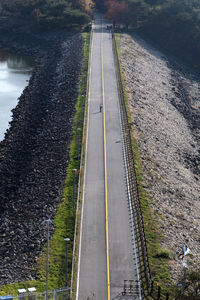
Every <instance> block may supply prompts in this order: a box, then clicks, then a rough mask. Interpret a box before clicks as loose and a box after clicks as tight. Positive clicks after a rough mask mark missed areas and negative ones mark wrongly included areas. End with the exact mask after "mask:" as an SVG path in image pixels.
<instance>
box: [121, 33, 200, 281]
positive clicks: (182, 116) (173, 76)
mask: <svg viewBox="0 0 200 300" xmlns="http://www.w3.org/2000/svg"><path fill="white" fill-rule="evenodd" d="M121 64H122V69H123V75H124V78H125V84H126V91H127V94H128V99H129V107H130V109H131V113H132V118H133V123H134V128H135V133H134V134H135V136H136V137H137V139H138V143H139V149H140V152H141V158H142V168H143V177H144V180H145V182H146V190H147V191H148V193H149V195H150V197H151V198H153V201H152V202H151V204H150V205H151V207H152V209H153V213H154V216H155V218H156V219H157V220H158V221H159V224H160V229H161V231H162V233H163V235H164V239H163V241H162V247H163V248H164V249H169V250H170V251H171V254H172V260H171V261H170V265H169V268H170V271H171V275H172V278H173V279H174V280H176V279H177V276H178V274H179V273H180V272H181V270H182V263H181V262H180V261H179V260H178V254H179V253H180V247H181V246H182V245H183V244H185V243H186V244H187V245H188V246H189V248H190V249H191V252H192V254H193V257H192V258H190V259H188V265H189V266H191V267H192V266H197V265H199V263H200V255H199V245H200V201H199V197H200V176H199V175H200V81H199V80H198V79H197V78H196V76H195V75H193V74H192V73H191V72H189V71H188V70H187V69H186V68H184V67H180V66H179V67H176V66H175V63H172V62H170V61H169V60H168V59H167V58H166V57H165V56H164V55H163V54H162V53H161V52H159V51H157V50H155V49H153V48H152V47H150V46H149V45H148V44H147V43H145V42H144V41H143V40H141V39H139V38H131V37H130V36H128V35H122V37H121Z"/></svg>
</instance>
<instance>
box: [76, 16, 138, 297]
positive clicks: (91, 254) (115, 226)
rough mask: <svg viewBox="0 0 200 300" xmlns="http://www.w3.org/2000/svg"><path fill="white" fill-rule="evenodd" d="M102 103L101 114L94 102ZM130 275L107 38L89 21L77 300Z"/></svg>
mask: <svg viewBox="0 0 200 300" xmlns="http://www.w3.org/2000/svg"><path fill="white" fill-rule="evenodd" d="M100 104H102V105H103V109H102V112H100V109H99V106H100ZM124 279H134V280H135V279H136V271H135V260H134V251H133V246H132V239H131V228H130V222H129V211H128V199H127V188H126V183H125V168H124V162H123V153H122V135H121V128H120V114H119V99H118V93H117V84H116V77H115V70H114V61H113V53H112V36H111V34H110V33H109V32H108V31H107V30H106V25H105V24H104V23H103V25H102V19H101V18H96V19H95V22H94V25H93V40H92V50H91V70H90V91H89V116H88V135H87V155H86V173H85V185H84V204H83V216H82V225H81V244H80V253H79V271H78V280H77V298H76V299H77V300H87V297H89V296H92V295H93V294H94V295H95V298H94V299H95V300H110V299H114V298H115V296H117V295H118V294H119V293H120V292H122V290H123V283H124Z"/></svg>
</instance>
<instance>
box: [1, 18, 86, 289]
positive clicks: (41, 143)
mask: <svg viewBox="0 0 200 300" xmlns="http://www.w3.org/2000/svg"><path fill="white" fill-rule="evenodd" d="M2 22H3V21H2V19H1V20H0V25H1V26H0V34H1V40H0V47H1V48H4V49H8V50H9V51H12V52H15V53H22V54H25V55H26V54H29V55H31V56H32V57H34V58H35V67H34V69H33V72H32V76H31V78H30V80H29V84H28V86H27V87H26V88H25V90H24V91H23V93H22V95H21V96H20V98H19V102H18V104H17V106H16V107H15V108H14V109H13V111H12V112H13V116H12V121H11V124H10V128H9V129H8V130H7V132H6V134H5V139H4V140H3V141H2V142H1V143H0V199H1V200H0V236H1V237H2V239H1V249H0V278H1V279H0V285H3V284H6V283H12V282H17V281H23V280H27V279H31V278H35V277H36V271H34V266H35V261H36V258H37V256H38V255H39V253H40V251H41V249H42V247H43V246H44V244H45V242H46V229H45V227H44V226H42V225H41V223H42V221H43V220H45V219H48V218H53V216H54V215H55V212H56V207H57V205H58V203H59V202H60V197H61V194H62V188H63V183H64V180H65V176H66V167H67V163H68V146H69V143H70V139H71V130H72V121H73V116H74V113H75V104H76V98H77V90H78V82H79V75H80V70H81V60H82V46H83V39H82V36H81V35H80V34H79V33H70V34H69V33H66V32H64V31H62V32H61V31H60V32H57V33H56V32H49V33H47V34H46V35H45V34H44V33H37V32H34V31H33V32H32V31H31V30H30V28H26V27H24V28H23V22H22V24H18V25H16V26H13V25H14V24H9V23H7V24H6V23H5V22H4V23H2ZM9 26H10V27H9ZM9 31H10V34H9V35H8V33H9Z"/></svg>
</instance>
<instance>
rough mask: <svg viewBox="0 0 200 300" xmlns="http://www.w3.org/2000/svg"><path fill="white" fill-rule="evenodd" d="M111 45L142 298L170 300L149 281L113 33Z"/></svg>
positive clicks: (140, 213) (128, 125) (141, 218)
mask: <svg viewBox="0 0 200 300" xmlns="http://www.w3.org/2000/svg"><path fill="white" fill-rule="evenodd" d="M112 44H113V54H114V62H115V72H116V77H117V85H118V93H119V101H120V110H121V122H122V131H123V136H124V150H125V155H126V163H127V173H128V181H129V194H130V197H131V203H132V213H133V220H134V233H135V240H136V250H137V259H138V265H139V276H140V284H141V290H142V297H143V298H144V299H163V300H164V299H166V300H168V299H172V298H169V294H168V293H167V294H162V293H161V288H160V287H159V286H157V285H155V284H154V282H153V281H152V280H151V275H150V274H151V273H150V267H149V261H148V252H147V246H146V238H145V232H144V223H143V216H142V211H141V207H140V201H139V193H138V185H137V179H136V172H135V166H134V158H133V150H132V143H131V133H130V124H129V121H128V116H127V111H126V104H125V98H124V90H123V84H122V79H121V72H120V64H119V58H118V53H117V47H116V41H115V37H114V33H112ZM147 297H148V298H147Z"/></svg>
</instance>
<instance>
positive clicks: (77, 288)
mask: <svg viewBox="0 0 200 300" xmlns="http://www.w3.org/2000/svg"><path fill="white" fill-rule="evenodd" d="M91 34H92V40H91V42H92V44H91V48H90V51H91V52H90V53H91V57H90V68H89V69H90V72H89V76H90V80H89V91H88V114H87V135H86V147H85V166H84V181H83V198H82V209H81V226H80V241H79V255H78V270H77V284H76V300H78V296H79V282H80V261H81V248H82V247H81V246H82V231H83V211H84V202H85V180H86V166H87V151H88V131H89V112H90V105H89V103H90V83H91V65H92V64H91V61H92V48H93V31H92V30H91Z"/></svg>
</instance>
